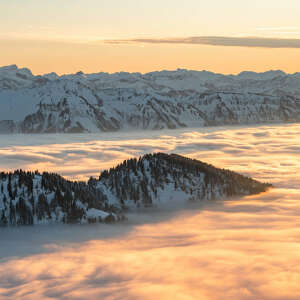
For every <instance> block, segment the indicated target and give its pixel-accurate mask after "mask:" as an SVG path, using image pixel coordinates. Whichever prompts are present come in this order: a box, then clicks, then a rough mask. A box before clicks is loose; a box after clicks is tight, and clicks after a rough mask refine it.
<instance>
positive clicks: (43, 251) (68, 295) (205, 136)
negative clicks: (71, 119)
mask: <svg viewBox="0 0 300 300" xmlns="http://www.w3.org/2000/svg"><path fill="white" fill-rule="evenodd" d="M299 130H300V125H295V124H290V125H266V126H260V127H250V128H246V127H232V128H228V127H226V128H225V127H224V128H214V129H206V130H201V131H199V130H176V131H164V132H147V133H141V132H140V133H128V134H126V135H125V134H120V133H115V134H101V135H42V136H40V135H36V136H34V135H30V136H23V135H16V136H3V137H5V140H4V139H3V138H2V137H0V166H1V169H3V170H11V169H16V168H22V169H32V170H34V169H40V170H51V171H54V172H58V173H60V174H63V175H64V176H66V177H68V178H74V179H83V180H85V179H87V178H88V177H89V176H98V174H99V172H100V171H101V170H102V169H105V168H109V167H112V166H113V165H115V164H116V163H118V162H121V161H122V160H123V159H127V158H130V157H135V156H139V155H142V154H144V153H148V152H153V151H163V152H168V153H179V154H184V155H187V156H189V157H192V158H197V159H200V160H203V161H205V162H209V163H212V164H214V165H215V166H218V167H224V168H230V169H232V170H234V171H238V172H240V173H243V174H247V175H250V176H253V177H255V178H257V179H259V180H263V181H268V182H271V183H273V184H274V185H275V188H274V189H272V190H270V191H269V192H267V193H264V194H261V195H256V196H251V197H246V198H243V199H235V200H234V201H217V202H211V203H203V204H193V205H192V204H191V205H190V206H188V207H187V208H186V209H185V210H183V211H173V212H167V211H166V210H165V211H161V212H160V211H150V212H148V213H147V212H144V213H142V214H140V215H131V216H129V222H128V223H126V224H122V225H101V224H100V225H99V224H98V225H84V226H69V225H65V226H64V225H57V226H52V227H49V226H36V227H33V228H8V229H7V228H6V229H1V230H0V242H1V244H0V299H25V300H26V299H180V300H181V299H204V300H205V299H210V300H211V299H216V300H221V299H222V300H223V299H241V300H243V299H245V300H246V299H267V300H268V299H278V300H279V299H280V300H289V299H295V300H296V299H297V300H298V299H299V298H300V285H299V282H300V201H299V200H300V189H299V183H300V172H299V170H300V142H299V138H298V133H299Z"/></svg>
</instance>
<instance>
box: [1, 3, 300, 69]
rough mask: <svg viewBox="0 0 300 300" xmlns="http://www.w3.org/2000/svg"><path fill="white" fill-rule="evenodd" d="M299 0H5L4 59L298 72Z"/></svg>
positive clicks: (60, 65)
mask: <svg viewBox="0 0 300 300" xmlns="http://www.w3.org/2000/svg"><path fill="white" fill-rule="evenodd" d="M299 15H300V2H299V0H286V1H281V0H252V1H248V0H227V1H223V0H209V1H202V0H186V1H182V0H163V1H161V0H152V1H146V0H109V1H108V0H106V1H103V0H43V1H40V0H22V1H20V0H9V1H4V0H0V51H1V55H0V65H9V64H17V65H19V66H20V67H28V68H30V69H31V70H32V71H33V72H34V73H36V74H43V73H48V72H51V71H55V72H57V73H59V74H62V73H70V72H72V73H73V72H77V71H79V70H81V71H84V72H99V71H106V72H118V71H128V72H136V71H138V72H143V73H144V72H149V71H153V70H162V69H177V68H187V69H195V70H203V69H206V70H210V71H214V72H221V73H238V72H240V71H242V70H253V71H259V72H260V71H266V70H270V69H282V70H284V71H286V72H289V73H294V72H297V71H299V70H300V60H299V56H300V19H299Z"/></svg>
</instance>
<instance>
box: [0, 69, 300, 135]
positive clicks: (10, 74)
mask: <svg viewBox="0 0 300 300" xmlns="http://www.w3.org/2000/svg"><path fill="white" fill-rule="evenodd" d="M298 97H299V99H300V75H299V74H298V73H295V74H285V73H284V72H282V71H270V72H266V73H253V72H243V73H241V74H239V75H222V74H215V73H211V72H206V71H202V72H197V71H187V70H180V69H179V70H177V71H161V72H152V73H148V74H140V73H115V74H107V73H97V74H84V73H82V72H78V73H77V74H71V75H63V76H58V75H56V74H55V73H51V74H46V75H43V76H34V75H32V73H31V71H30V70H28V69H18V68H17V66H9V67H3V68H0V133H16V132H22V133H44V132H103V131H118V130H127V129H163V128H171V129H172V128H179V127H202V126H214V125H235V124H254V123H266V122H297V121H299V119H300V117H299V116H300V114H299V112H300V100H299V99H298Z"/></svg>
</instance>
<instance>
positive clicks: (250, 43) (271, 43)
mask: <svg viewBox="0 0 300 300" xmlns="http://www.w3.org/2000/svg"><path fill="white" fill-rule="evenodd" d="M104 42H105V43H106V44H132V43H137V44H187V45H211V46H230V47H258V48H300V39H286V38H267V37H227V36H194V37H186V38H137V39H119V40H105V41H104Z"/></svg>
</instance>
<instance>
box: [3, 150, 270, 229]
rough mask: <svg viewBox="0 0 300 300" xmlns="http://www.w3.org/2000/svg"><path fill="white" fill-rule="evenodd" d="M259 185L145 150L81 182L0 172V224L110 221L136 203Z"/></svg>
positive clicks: (220, 194) (225, 193)
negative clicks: (143, 152) (141, 153)
mask: <svg viewBox="0 0 300 300" xmlns="http://www.w3.org/2000/svg"><path fill="white" fill-rule="evenodd" d="M269 187H270V185H269V184H265V183H260V182H258V181H256V180H253V179H251V178H249V177H246V176H243V175H240V174H237V173H235V172H232V171H230V170H224V169H218V168H215V167H214V166H212V165H209V164H206V163H203V162H201V161H197V160H193V159H189V158H185V157H183V156H180V155H177V154H171V155H168V154H164V153H155V154H146V155H144V156H142V157H140V158H138V159H136V158H133V159H129V160H125V161H124V162H123V163H121V164H119V165H117V166H116V167H114V168H111V169H109V170H105V171H103V172H102V173H101V174H100V176H99V178H98V179H95V178H91V179H90V180H89V181H88V182H87V183H86V182H78V181H69V180H66V179H64V178H63V177H61V176H60V175H58V174H53V173H47V172H44V173H39V172H38V171H35V172H25V171H23V170H17V171H14V172H9V173H5V172H2V173H0V224H1V225H2V226H6V225H33V224H48V223H88V222H89V223H91V222H114V221H118V220H121V219H124V216H123V212H125V211H126V210H128V209H132V208H136V207H149V206H153V205H155V206H159V204H160V203H161V202H165V203H168V201H172V199H174V198H176V197H177V198H178V199H182V201H185V200H186V199H189V200H193V201H197V200H213V199H221V198H227V197H233V196H243V195H249V194H256V193H260V192H264V191H266V190H267V188H269Z"/></svg>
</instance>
